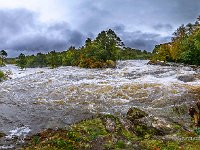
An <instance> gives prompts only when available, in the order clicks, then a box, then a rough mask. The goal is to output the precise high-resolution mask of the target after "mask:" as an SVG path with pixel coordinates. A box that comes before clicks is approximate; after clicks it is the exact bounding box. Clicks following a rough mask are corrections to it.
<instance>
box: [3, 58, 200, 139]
mask: <svg viewBox="0 0 200 150" xmlns="http://www.w3.org/2000/svg"><path fill="white" fill-rule="evenodd" d="M147 62H148V61H140V60H134V61H120V62H118V65H117V68H116V69H110V68H108V69H83V68H79V67H59V68H57V69H48V68H35V69H31V68H28V69H26V70H23V71H21V70H19V69H18V68H17V67H16V66H13V65H8V66H6V67H3V68H1V70H3V71H4V72H6V71H9V72H12V74H10V75H9V77H10V78H11V79H9V80H7V81H4V82H2V83H0V87H1V88H0V120H1V121H0V132H4V133H6V134H7V135H8V136H7V137H13V136H19V137H23V138H24V137H25V136H26V135H27V134H28V133H29V132H32V133H36V132H38V131H40V130H43V129H46V128H59V127H64V126H67V125H70V124H72V123H74V122H77V121H80V120H82V119H85V118H88V117H91V116H92V115H94V114H96V113H111V114H122V115H124V114H125V113H126V112H127V110H128V108H130V107H131V106H136V107H139V108H141V109H144V110H145V111H148V112H149V113H151V114H153V115H159V116H165V117H168V116H169V115H171V113H172V112H171V108H172V107H173V106H174V105H175V104H177V105H186V106H189V105H192V104H193V103H194V102H195V97H193V96H192V95H190V94H188V91H189V90H190V89H191V88H194V87H195V88H196V87H199V86H200V80H199V79H198V78H196V80H195V81H193V82H187V83H185V82H183V81H179V80H178V79H177V77H178V76H180V75H195V74H197V72H195V71H193V69H192V68H189V67H169V66H152V65H146V63H147ZM172 117H174V118H175V119H177V118H176V117H175V116H172ZM186 117H187V116H186ZM27 126H28V127H29V128H27Z"/></svg>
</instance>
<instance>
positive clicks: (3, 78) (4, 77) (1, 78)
mask: <svg viewBox="0 0 200 150" xmlns="http://www.w3.org/2000/svg"><path fill="white" fill-rule="evenodd" d="M5 79H6V75H5V73H4V72H3V71H1V70H0V82H1V81H3V80H5Z"/></svg>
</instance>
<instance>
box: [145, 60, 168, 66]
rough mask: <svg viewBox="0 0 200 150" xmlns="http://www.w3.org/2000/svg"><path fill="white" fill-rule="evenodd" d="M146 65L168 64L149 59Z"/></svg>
mask: <svg viewBox="0 0 200 150" xmlns="http://www.w3.org/2000/svg"><path fill="white" fill-rule="evenodd" d="M147 65H161V66H170V65H169V64H167V63H165V62H163V61H153V60H150V61H149V62H148V63H147Z"/></svg>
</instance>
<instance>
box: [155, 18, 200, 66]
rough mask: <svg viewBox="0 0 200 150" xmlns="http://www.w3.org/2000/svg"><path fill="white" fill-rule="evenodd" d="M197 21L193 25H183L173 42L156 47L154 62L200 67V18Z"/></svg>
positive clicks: (175, 34) (174, 36)
mask: <svg viewBox="0 0 200 150" xmlns="http://www.w3.org/2000/svg"><path fill="white" fill-rule="evenodd" d="M197 19H198V20H197V21H196V22H195V23H193V24H192V23H189V24H187V25H186V26H185V25H181V26H180V27H179V28H178V29H177V30H176V31H175V32H174V34H173V37H172V41H171V42H169V43H164V44H160V45H156V46H155V48H154V50H153V54H154V55H153V58H152V60H154V61H156V60H161V61H170V62H181V63H185V64H191V65H200V17H198V18H197Z"/></svg>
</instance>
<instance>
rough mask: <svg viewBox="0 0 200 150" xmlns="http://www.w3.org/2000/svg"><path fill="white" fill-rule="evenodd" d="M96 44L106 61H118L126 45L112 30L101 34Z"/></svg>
mask: <svg viewBox="0 0 200 150" xmlns="http://www.w3.org/2000/svg"><path fill="white" fill-rule="evenodd" d="M94 42H95V43H97V45H98V47H99V50H100V53H99V54H102V59H103V60H104V61H106V60H113V61H116V60H117V59H118V55H119V51H120V49H122V48H123V47H124V43H123V42H122V41H121V39H120V38H119V37H118V36H117V35H116V33H115V32H114V31H113V30H111V29H109V30H108V31H102V32H101V33H99V34H98V36H97V37H96V39H95V40H94Z"/></svg>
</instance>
